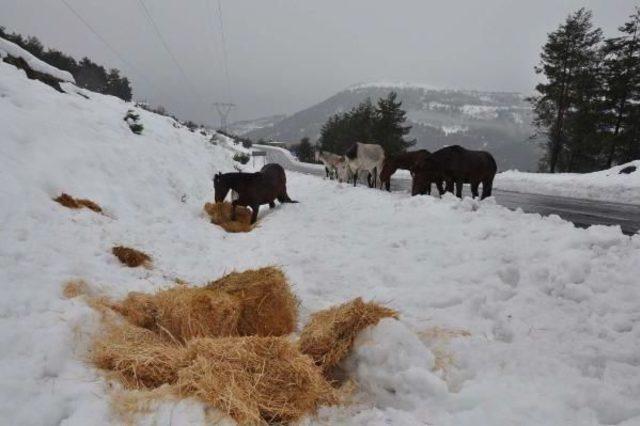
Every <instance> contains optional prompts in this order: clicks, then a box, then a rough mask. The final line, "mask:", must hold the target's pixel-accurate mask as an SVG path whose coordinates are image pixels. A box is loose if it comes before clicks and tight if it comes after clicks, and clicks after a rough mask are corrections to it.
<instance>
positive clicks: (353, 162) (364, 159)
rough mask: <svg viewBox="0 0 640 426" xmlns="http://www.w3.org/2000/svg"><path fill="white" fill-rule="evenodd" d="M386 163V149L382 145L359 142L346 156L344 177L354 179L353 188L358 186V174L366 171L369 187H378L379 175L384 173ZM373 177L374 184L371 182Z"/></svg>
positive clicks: (343, 170)
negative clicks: (383, 165)
mask: <svg viewBox="0 0 640 426" xmlns="http://www.w3.org/2000/svg"><path fill="white" fill-rule="evenodd" d="M383 163H384V149H382V147H381V146H380V145H375V144H368V143H360V142H357V143H355V144H353V145H351V147H350V148H349V149H347V152H345V154H344V162H343V165H341V166H339V168H338V170H340V167H341V168H342V173H343V175H344V174H345V172H346V174H347V176H349V175H350V176H352V177H353V186H356V184H357V182H358V172H359V171H360V170H364V171H367V172H369V176H368V177H367V180H368V181H369V187H370V188H371V187H375V186H377V180H378V174H379V173H380V172H381V171H382V164H383ZM371 176H373V184H372V182H371Z"/></svg>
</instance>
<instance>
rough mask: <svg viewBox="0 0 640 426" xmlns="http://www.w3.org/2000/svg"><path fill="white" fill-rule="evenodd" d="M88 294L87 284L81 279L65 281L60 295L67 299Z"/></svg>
mask: <svg viewBox="0 0 640 426" xmlns="http://www.w3.org/2000/svg"><path fill="white" fill-rule="evenodd" d="M85 294H89V286H88V285H87V283H86V282H84V281H83V280H70V281H67V282H66V284H65V285H64V287H63V288H62V295H63V296H64V297H65V298H67V299H73V298H74V297H78V296H84V295H85Z"/></svg>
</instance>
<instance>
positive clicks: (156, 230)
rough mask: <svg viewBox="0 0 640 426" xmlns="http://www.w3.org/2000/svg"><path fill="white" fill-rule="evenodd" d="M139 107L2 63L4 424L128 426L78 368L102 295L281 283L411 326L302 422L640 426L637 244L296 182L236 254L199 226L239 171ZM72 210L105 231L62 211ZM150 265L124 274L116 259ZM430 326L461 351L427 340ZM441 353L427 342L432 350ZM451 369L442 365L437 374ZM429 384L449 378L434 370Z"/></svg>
mask: <svg viewBox="0 0 640 426" xmlns="http://www.w3.org/2000/svg"><path fill="white" fill-rule="evenodd" d="M130 108H132V105H131V104H127V103H124V102H122V101H120V100H119V99H117V98H114V97H110V96H103V95H98V94H91V99H85V98H83V97H81V96H78V95H74V94H60V93H58V92H56V91H54V90H53V89H51V88H50V87H48V86H46V85H44V84H42V83H40V82H38V81H32V80H28V79H26V78H25V77H24V74H23V73H22V72H21V71H19V70H16V69H15V68H14V67H12V66H10V65H8V64H4V63H0V140H2V141H3V142H2V144H1V145H0V182H2V186H1V187H0V205H2V206H3V207H2V209H1V210H0V223H1V224H2V225H1V229H2V232H0V282H2V285H3V297H2V299H1V300H0V345H1V347H2V348H3V350H2V351H0V380H1V382H2V386H0V417H1V418H2V420H3V422H5V423H6V424H20V425H49V424H50V425H54V424H63V425H76V424H119V423H120V420H119V419H118V418H116V417H114V415H113V413H112V412H111V409H110V399H111V396H112V394H113V393H114V392H115V393H117V391H118V390H117V388H115V389H114V387H113V386H112V385H110V384H109V382H108V381H107V380H106V379H105V378H104V377H103V376H102V375H101V374H100V373H99V372H97V371H96V370H95V369H93V368H92V367H91V366H90V365H89V364H87V363H86V362H85V360H86V349H87V346H88V344H89V340H90V337H91V335H92V333H93V332H95V329H96V326H97V323H98V320H99V316H98V314H96V313H95V312H94V311H93V310H92V309H91V308H89V307H88V306H87V305H86V303H84V302H83V301H82V300H80V299H71V300H67V299H64V298H63V297H62V295H61V290H62V286H63V284H64V283H65V282H66V281H67V280H70V279H83V280H85V281H86V282H87V284H88V286H89V288H90V290H91V291H92V292H93V293H94V294H99V295H106V296H110V297H114V298H117V297H121V296H124V295H125V294H126V293H127V292H129V291H154V290H157V289H160V288H165V287H166V286H168V285H170V284H171V281H172V279H174V278H181V279H183V280H186V281H188V282H191V283H194V284H200V283H204V282H207V281H210V280H212V279H215V278H218V277H220V276H221V275H223V274H224V273H226V272H229V271H231V270H234V269H235V270H243V269H246V268H255V267H259V266H265V265H273V264H276V265H280V266H281V267H282V268H283V269H284V271H285V273H286V274H287V276H288V278H289V280H290V282H291V284H292V286H293V288H294V291H295V292H296V294H297V295H298V297H299V298H300V301H301V314H302V318H301V323H304V322H305V321H306V320H307V318H308V316H309V314H310V313H312V312H314V311H317V310H319V309H323V308H326V307H328V306H331V305H334V304H337V303H342V302H345V301H347V300H349V299H351V298H354V297H357V296H363V297H364V298H365V299H367V300H375V301H380V302H384V303H386V304H388V305H389V306H391V307H392V308H394V309H397V310H398V311H400V313H401V321H399V322H398V321H392V320H384V321H382V322H381V323H380V324H378V325H377V326H375V327H372V328H370V329H368V330H366V331H365V332H363V333H362V334H361V335H360V336H359V337H358V339H357V341H356V345H355V350H354V353H353V355H352V356H351V357H350V359H349V360H348V361H347V362H346V364H345V367H346V368H347V370H348V372H349V373H350V374H351V376H352V377H354V378H355V379H356V380H357V381H358V382H359V383H360V390H359V391H358V392H357V393H356V395H355V401H354V403H353V404H350V405H346V406H341V407H326V408H323V409H322V410H321V411H320V413H319V414H318V417H310V418H307V419H306V420H305V421H304V422H303V423H307V424H315V423H323V422H324V424H360V425H384V424H394V425H415V424H435V425H463V426H464V425H502V424H518V425H599V424H620V425H626V426H629V425H632V424H639V422H640V406H639V405H638V403H637V401H638V399H639V398H640V386H639V385H638V384H639V383H640V355H638V354H640V287H638V285H637V284H638V283H637V277H638V276H640V262H638V259H640V235H635V236H632V237H629V236H625V235H623V234H622V232H621V231H620V229H619V228H618V227H604V226H594V227H591V228H588V229H579V228H576V227H574V226H573V225H572V224H571V223H569V222H565V221H563V220H561V219H560V218H558V217H556V216H549V217H541V216H540V215H537V214H524V213H522V212H513V211H509V210H507V209H506V208H503V207H501V206H498V205H496V204H495V202H494V200H493V199H491V198H489V199H487V200H484V201H482V202H480V201H474V200H471V199H468V198H467V199H464V200H458V199H456V198H454V197H452V196H450V195H446V196H444V197H443V198H434V197H427V196H424V197H410V196H409V195H408V194H405V193H387V192H384V191H377V190H371V189H368V188H365V187H357V188H353V187H352V186H351V185H347V184H340V183H336V182H334V181H326V180H322V179H320V178H318V177H315V176H308V175H303V174H297V173H291V172H288V173H287V184H288V190H289V194H290V195H291V197H292V198H294V199H296V200H298V201H300V203H299V204H286V205H281V206H278V207H277V208H276V209H273V210H269V209H264V208H263V209H261V211H260V216H259V226H258V227H257V228H256V229H255V230H254V231H252V232H251V233H248V234H227V233H225V232H224V231H222V230H221V229H219V228H218V227H216V226H213V225H211V224H210V223H209V222H208V221H207V220H206V219H205V218H204V217H203V216H202V214H201V209H202V205H203V204H204V203H205V202H206V201H210V200H211V199H212V198H213V191H212V188H211V177H212V176H213V174H214V173H215V172H217V171H218V170H221V171H223V172H224V171H231V170H232V169H233V167H234V165H237V163H234V162H232V160H231V156H232V152H230V151H229V150H227V149H225V148H224V147H221V146H213V145H211V144H210V143H208V141H207V138H206V137H203V136H201V135H200V134H199V133H197V132H196V133H191V132H189V131H187V130H186V129H185V128H175V127H174V122H173V120H171V119H170V118H167V117H162V116H158V115H155V114H152V113H149V112H147V111H144V110H136V111H137V112H138V113H139V114H140V122H141V123H142V124H143V125H144V131H143V133H142V135H135V134H133V133H132V132H131V131H130V130H129V128H128V126H127V125H126V123H125V122H124V121H123V117H124V115H125V114H126V111H127V110H128V109H130ZM62 191H65V192H68V193H70V194H71V195H75V196H79V197H87V198H90V199H92V200H94V201H96V202H98V203H99V204H101V205H102V206H103V207H104V208H105V212H106V215H105V216H102V215H98V214H95V213H93V212H91V211H88V210H86V209H85V210H77V211H76V210H69V209H66V208H64V207H62V206H59V205H58V204H56V203H53V202H52V201H51V198H52V197H54V196H56V195H58V194H59V193H60V192H62ZM116 244H124V245H128V246H132V247H135V248H139V249H141V250H144V251H146V252H148V253H149V254H150V255H151V256H152V257H153V259H154V268H153V269H150V270H147V269H129V268H124V267H122V266H121V265H120V264H119V263H118V261H117V260H116V259H115V258H114V257H113V256H112V255H111V254H110V248H111V247H112V246H113V245H116ZM434 327H439V328H442V329H464V330H467V331H468V333H469V335H468V336H458V337H447V338H445V337H442V336H440V337H439V336H438V335H435V337H434V336H433V335H432V336H431V337H427V336H428V334H425V332H426V331H428V330H433V329H434ZM432 334H433V333H432ZM439 360H440V361H441V362H440V363H439V362H438V361H439ZM439 364H444V366H445V367H442V368H435V367H436V366H438V365H439ZM203 409H204V407H203V404H201V403H199V402H197V401H183V402H175V401H164V402H159V403H158V404H153V405H152V406H151V408H150V412H149V413H147V414H145V415H143V416H142V417H141V418H140V422H141V424H171V423H173V424H184V425H189V424H194V425H196V424H202V423H203V422H204V419H205V414H204V412H203Z"/></svg>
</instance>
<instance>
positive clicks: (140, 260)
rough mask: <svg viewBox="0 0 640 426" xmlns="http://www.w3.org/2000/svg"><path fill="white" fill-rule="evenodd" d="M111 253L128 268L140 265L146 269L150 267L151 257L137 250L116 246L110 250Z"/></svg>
mask: <svg viewBox="0 0 640 426" xmlns="http://www.w3.org/2000/svg"><path fill="white" fill-rule="evenodd" d="M111 252H112V253H113V254H114V256H116V257H117V258H118V259H119V260H120V262H122V263H124V264H125V265H127V266H128V267H130V268H135V267H137V266H140V265H142V266H144V267H146V268H149V267H151V257H149V255H148V254H146V253H143V252H141V251H139V250H136V249H132V248H129V247H124V246H117V247H114V248H112V249H111Z"/></svg>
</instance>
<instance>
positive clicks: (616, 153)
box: [529, 7, 640, 173]
mask: <svg viewBox="0 0 640 426" xmlns="http://www.w3.org/2000/svg"><path fill="white" fill-rule="evenodd" d="M639 27H640V8H638V7H636V9H635V11H634V13H633V14H632V15H631V16H630V17H629V20H628V21H627V22H625V23H624V24H623V25H622V26H621V27H619V28H618V33H617V34H616V35H615V36H614V37H610V38H604V36H603V34H602V30H601V29H600V28H595V27H594V25H593V22H592V13H591V11H589V10H587V9H584V8H582V9H580V10H578V11H577V12H574V13H572V14H570V15H569V16H568V17H567V18H566V20H565V22H564V23H562V24H561V25H560V26H559V27H558V28H557V29H556V30H555V31H553V32H551V33H550V34H549V35H548V39H547V42H546V44H545V45H544V46H543V48H542V53H541V55H540V63H539V65H538V66H536V68H535V72H536V73H537V74H540V75H542V76H544V78H545V81H544V82H542V83H540V84H538V85H537V86H536V91H537V93H536V94H535V95H534V96H532V97H531V98H529V101H530V102H531V103H532V106H533V111H534V117H535V118H534V123H533V124H534V125H535V126H536V128H537V130H538V132H539V133H540V134H541V135H544V136H546V138H545V139H546V142H545V146H544V148H545V155H544V156H543V158H542V160H541V163H540V168H541V170H543V171H550V172H552V173H554V172H589V171H593V170H600V169H602V168H609V167H611V166H612V165H614V164H622V163H626V162H628V161H631V160H635V159H638V158H640V33H639V31H640V28H639Z"/></svg>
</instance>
